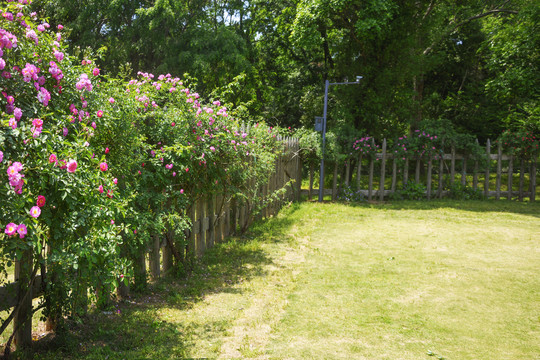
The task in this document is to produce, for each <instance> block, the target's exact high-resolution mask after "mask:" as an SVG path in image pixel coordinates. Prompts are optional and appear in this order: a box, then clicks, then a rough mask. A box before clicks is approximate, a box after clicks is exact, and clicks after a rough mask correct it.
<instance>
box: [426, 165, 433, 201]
mask: <svg viewBox="0 0 540 360" xmlns="http://www.w3.org/2000/svg"><path fill="white" fill-rule="evenodd" d="M432 170H433V163H432V160H431V156H430V157H429V161H428V168H427V198H428V200H430V199H431V172H432Z"/></svg>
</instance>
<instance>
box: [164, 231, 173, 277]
mask: <svg viewBox="0 0 540 360" xmlns="http://www.w3.org/2000/svg"><path fill="white" fill-rule="evenodd" d="M165 237H166V238H167V239H168V241H165V246H164V247H163V249H162V250H161V256H162V261H163V273H166V272H168V271H169V270H171V269H172V267H173V255H172V249H171V247H170V246H169V242H170V243H171V244H174V231H173V230H170V229H167V231H166V232H165Z"/></svg>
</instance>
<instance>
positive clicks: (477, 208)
mask: <svg viewBox="0 0 540 360" xmlns="http://www.w3.org/2000/svg"><path fill="white" fill-rule="evenodd" d="M342 204H344V205H347V206H352V207H363V208H370V207H376V208H382V207H384V208H387V209H392V210H401V209H403V210H433V209H439V208H451V209H458V210H463V211H471V212H482V213H488V212H506V213H515V214H521V215H528V216H533V217H540V202H518V201H507V200H451V199H441V200H429V201H428V200H422V201H412V200H399V201H385V202H383V203H365V202H359V203H342Z"/></svg>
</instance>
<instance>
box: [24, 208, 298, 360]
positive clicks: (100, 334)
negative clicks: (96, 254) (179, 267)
mask: <svg viewBox="0 0 540 360" xmlns="http://www.w3.org/2000/svg"><path fill="white" fill-rule="evenodd" d="M298 206H299V205H297V204H296V205H295V204H293V205H291V206H290V207H289V208H287V209H286V210H284V211H285V212H286V216H279V217H274V218H271V219H269V220H265V221H259V222H256V223H255V224H253V226H252V227H251V229H250V231H249V232H248V233H247V234H245V235H243V236H238V237H233V238H230V239H228V240H227V241H225V242H223V243H219V244H216V246H215V247H214V248H212V249H209V250H207V252H206V253H205V255H204V256H203V257H202V258H200V259H196V260H195V261H194V264H193V270H192V271H191V272H190V273H189V275H187V276H184V277H179V276H177V275H175V274H171V275H168V276H167V277H165V278H164V279H162V280H160V281H159V282H157V283H155V284H152V285H149V287H148V289H147V290H145V291H144V292H142V293H136V294H133V295H132V296H131V298H130V299H129V300H126V301H122V302H119V303H117V304H115V305H113V306H112V307H111V308H110V309H107V311H98V310H92V311H90V312H89V314H88V315H87V316H85V317H84V318H83V319H80V320H78V321H72V320H70V321H67V331H65V332H64V333H63V334H57V335H49V336H48V337H45V338H43V339H41V340H39V341H36V342H35V346H34V358H35V359H60V358H61V359H181V358H185V357H186V356H187V354H188V353H189V350H190V346H191V345H190V343H191V342H190V338H191V335H192V334H193V333H194V332H199V333H200V332H201V330H203V331H205V332H206V331H209V332H210V333H212V332H215V331H216V330H219V331H221V330H223V331H224V330H225V329H226V328H227V326H228V325H230V324H226V323H222V322H211V321H209V322H206V323H205V324H204V329H200V328H199V329H194V328H192V327H193V325H190V324H185V323H183V322H178V323H175V322H169V321H164V320H163V319H162V318H163V316H160V310H162V309H165V308H175V309H178V310H186V311H187V310H189V309H190V308H192V307H193V306H194V305H195V304H196V303H197V302H200V301H202V300H203V299H204V297H205V295H207V294H215V293H241V292H242V291H241V289H239V288H238V287H236V285H238V284H240V283H242V282H244V281H249V280H250V279H252V278H254V277H259V276H265V275H266V272H265V270H264V268H265V266H266V265H268V264H271V263H272V262H273V261H272V259H271V257H269V255H268V254H267V253H266V252H265V250H264V249H263V247H262V244H263V243H265V242H266V243H268V242H273V243H279V242H286V241H289V240H288V237H287V232H288V230H289V229H290V227H291V226H292V225H293V223H294V219H291V216H290V215H291V214H292V213H294V212H295V211H296V210H297V209H298ZM179 324H182V325H179ZM14 355H16V358H28V355H25V354H22V353H19V354H17V353H15V354H14Z"/></svg>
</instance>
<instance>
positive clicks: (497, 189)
mask: <svg viewBox="0 0 540 360" xmlns="http://www.w3.org/2000/svg"><path fill="white" fill-rule="evenodd" d="M501 174H502V143H501V142H500V141H498V144H497V177H496V181H495V192H496V194H495V199H497V200H499V199H500V198H501Z"/></svg>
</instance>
